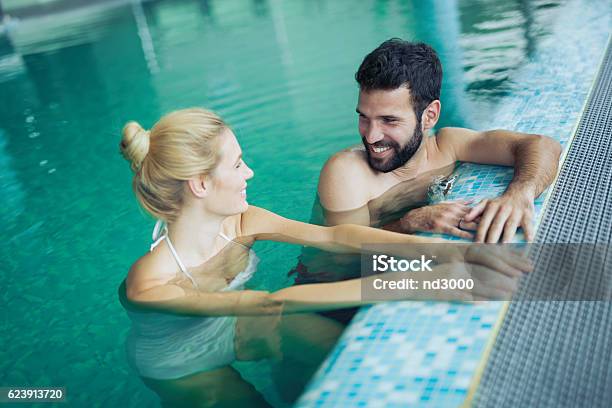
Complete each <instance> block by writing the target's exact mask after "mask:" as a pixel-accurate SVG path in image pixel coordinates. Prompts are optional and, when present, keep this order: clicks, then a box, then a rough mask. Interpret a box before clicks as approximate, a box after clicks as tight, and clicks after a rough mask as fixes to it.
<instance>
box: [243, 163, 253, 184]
mask: <svg viewBox="0 0 612 408" xmlns="http://www.w3.org/2000/svg"><path fill="white" fill-rule="evenodd" d="M245 167H246V175H245V176H244V178H245V179H246V180H249V179H251V178H253V176H254V175H255V172H253V170H251V168H250V167H249V166H247V165H246V164H245Z"/></svg>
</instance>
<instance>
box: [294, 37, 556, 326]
mask: <svg viewBox="0 0 612 408" xmlns="http://www.w3.org/2000/svg"><path fill="white" fill-rule="evenodd" d="M355 77H356V79H357V82H358V83H359V88H360V91H359V101H358V103H357V113H358V114H359V133H360V134H361V139H362V142H363V146H359V147H358V148H349V149H346V150H343V151H340V152H338V153H336V154H334V155H333V156H332V157H331V158H330V159H329V160H328V162H327V163H326V164H325V166H324V168H323V170H322V171H321V175H320V177H319V187H318V200H317V202H315V206H314V208H313V215H312V219H311V222H313V223H319V224H327V225H336V224H344V223H350V224H362V225H369V226H378V227H381V228H385V229H390V230H394V231H398V232H404V233H414V232H417V231H426V232H434V233H446V234H451V235H455V236H459V237H462V238H466V239H475V241H477V242H490V243H496V242H498V241H500V239H501V241H502V242H510V241H512V239H513V237H514V236H515V233H516V230H517V228H518V227H522V228H523V229H524V231H525V235H526V238H527V240H528V241H531V240H532V239H533V227H532V221H533V215H534V205H533V202H534V199H535V198H536V197H537V196H538V195H540V194H541V193H542V191H544V189H546V187H548V185H550V183H551V182H552V181H553V179H554V177H555V175H556V173H557V167H558V162H559V156H560V154H561V146H560V145H559V143H557V142H556V141H554V140H553V139H550V138H548V137H544V136H539V135H527V134H522V133H517V132H510V131H505V130H493V131H486V132H478V131H474V130H469V129H462V128H442V129H440V130H439V131H438V132H437V134H435V135H433V136H431V137H430V135H429V133H430V131H431V130H432V129H433V127H434V126H435V125H436V123H437V121H438V118H439V117H440V109H441V105H440V88H441V83H442V67H441V64H440V61H439V59H438V57H437V55H436V53H435V51H434V50H433V49H432V48H431V47H429V46H428V45H426V44H422V43H410V42H406V41H402V40H400V39H391V40H388V41H385V42H384V43H382V44H381V45H380V46H379V47H378V48H376V49H375V50H374V51H372V52H371V53H370V54H368V55H367V56H366V57H365V59H364V60H363V62H362V63H361V66H360V67H359V70H358V71H357V74H356V75H355ZM457 162H474V163H484V164H497V165H506V166H514V168H515V171H514V177H513V180H512V182H511V183H510V185H509V186H508V188H507V189H506V191H505V192H504V194H503V195H502V196H501V197H498V198H492V199H487V200H483V201H481V202H480V203H477V204H476V205H474V206H473V207H470V205H469V204H470V203H468V202H466V201H459V202H442V203H439V204H434V205H427V204H428V195H429V193H431V191H432V189H433V190H435V189H436V188H438V189H442V190H443V191H442V192H444V190H447V189H448V187H449V184H451V181H450V180H449V179H448V177H449V176H450V175H451V174H452V172H453V170H454V168H455V164H456V163H457ZM473 231H476V233H475V235H474V233H473ZM299 259H300V260H299V263H298V265H297V266H296V267H295V268H294V269H293V270H292V271H291V272H290V275H292V274H296V280H295V281H296V283H301V284H305V283H316V282H329V281H336V280H343V279H350V278H355V277H358V276H359V274H360V271H361V259H360V257H358V256H352V255H349V254H347V255H339V254H329V253H324V252H321V251H317V250H312V249H310V248H304V249H303V251H302V253H301V255H300V258H299ZM354 313H355V310H341V311H333V312H325V313H321V314H323V315H325V316H328V317H331V318H333V319H335V320H337V321H340V322H342V323H345V324H346V323H348V321H350V319H351V318H352V316H353V314H354Z"/></svg>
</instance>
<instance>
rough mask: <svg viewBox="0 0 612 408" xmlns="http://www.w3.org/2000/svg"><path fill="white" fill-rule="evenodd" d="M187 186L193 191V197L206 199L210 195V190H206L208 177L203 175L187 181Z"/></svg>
mask: <svg viewBox="0 0 612 408" xmlns="http://www.w3.org/2000/svg"><path fill="white" fill-rule="evenodd" d="M187 185H188V186H189V190H191V192H192V193H193V195H194V196H196V197H198V198H203V197H206V195H207V194H208V189H207V188H206V176H203V175H201V176H196V177H192V178H190V179H189V180H188V181H187Z"/></svg>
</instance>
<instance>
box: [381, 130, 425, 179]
mask: <svg viewBox="0 0 612 408" xmlns="http://www.w3.org/2000/svg"><path fill="white" fill-rule="evenodd" d="M428 137H429V133H426V134H425V135H423V140H422V141H421V145H420V146H419V149H418V150H417V151H416V153H415V154H414V156H412V157H411V158H410V160H408V161H407V162H406V163H404V165H403V166H400V167H398V168H397V169H395V170H393V171H392V172H391V173H390V174H391V175H393V177H395V178H396V179H398V180H399V181H406V180H410V179H413V178H415V177H418V176H419V175H420V174H422V173H424V172H426V171H427V169H428V168H427V167H428V166H427V164H428V162H427V158H428V151H427V146H428V143H427V138H428Z"/></svg>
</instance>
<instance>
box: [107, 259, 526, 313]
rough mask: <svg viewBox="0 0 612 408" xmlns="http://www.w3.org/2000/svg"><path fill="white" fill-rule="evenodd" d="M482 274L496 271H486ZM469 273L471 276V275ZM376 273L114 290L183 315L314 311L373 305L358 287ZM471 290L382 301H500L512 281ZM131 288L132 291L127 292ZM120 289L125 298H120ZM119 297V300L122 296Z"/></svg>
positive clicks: (420, 276) (448, 270) (447, 272)
mask: <svg viewBox="0 0 612 408" xmlns="http://www.w3.org/2000/svg"><path fill="white" fill-rule="evenodd" d="M435 271H436V276H437V277H440V276H448V277H452V276H463V277H465V276H471V275H469V274H468V275H464V274H462V273H464V272H463V271H465V269H464V268H463V266H462V265H461V264H445V265H440V266H437V267H435ZM487 273H488V276H493V275H497V274H496V273H494V272H492V271H489V272H487ZM384 276H385V277H386V279H389V280H399V279H404V278H412V279H415V280H418V281H423V280H426V279H428V277H430V275H429V273H418V272H416V273H415V272H411V273H409V274H407V273H403V272H391V273H386V274H384ZM472 277H474V276H472ZM497 277H498V278H499V276H497ZM379 278H380V275H373V276H368V277H365V278H361V279H351V280H346V281H341V282H333V283H318V284H309V285H295V286H290V287H287V288H284V289H281V290H278V291H276V292H273V293H269V292H266V291H253V290H240V291H233V292H200V291H197V290H193V289H187V288H183V287H181V286H177V285H172V284H165V285H158V286H154V287H152V288H150V289H147V290H145V291H141V292H135V293H131V292H130V291H125V285H124V284H122V286H121V288H120V289H119V292H120V297H122V303H124V302H125V300H127V301H128V303H127V304H128V307H138V308H142V309H145V310H151V311H159V312H163V313H172V314H177V315H188V316H253V315H255V316H258V315H275V314H281V313H299V312H315V311H324V310H333V309H342V308H347V307H353V306H363V305H368V304H373V303H377V301H375V300H372V299H363V290H364V288H365V287H366V286H372V285H373V283H374V280H376V279H379ZM477 282H478V284H477V285H476V287H475V288H474V289H473V290H464V291H462V290H450V289H447V290H443V291H440V292H439V293H436V292H431V291H422V290H398V291H387V292H385V295H384V299H385V301H402V300H434V299H436V298H439V299H441V300H447V301H448V300H458V301H469V300H473V299H475V298H478V299H503V298H508V296H509V295H510V294H511V293H512V292H513V291H514V290H515V289H516V280H515V279H511V278H507V277H506V278H504V279H502V280H500V279H497V280H491V281H488V282H486V283H485V281H484V280H482V281H481V280H477ZM132 292H134V291H132ZM122 293H125V294H126V295H127V296H125V298H124V297H123V296H122ZM124 299H125V300H124Z"/></svg>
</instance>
